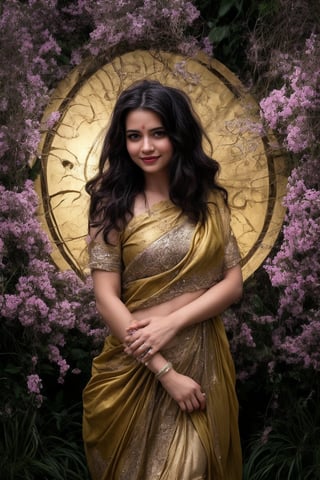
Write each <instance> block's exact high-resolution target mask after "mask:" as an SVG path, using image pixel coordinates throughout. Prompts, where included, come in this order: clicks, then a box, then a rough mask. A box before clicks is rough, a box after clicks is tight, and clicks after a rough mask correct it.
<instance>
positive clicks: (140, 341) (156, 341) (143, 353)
mask: <svg viewBox="0 0 320 480" xmlns="http://www.w3.org/2000/svg"><path fill="white" fill-rule="evenodd" d="M177 332H178V328H176V327H175V326H174V324H173V321H172V318H170V317H169V316H167V317H159V316H158V317H155V316H153V317H149V318H147V319H143V320H135V321H134V322H133V323H132V324H131V325H130V327H128V328H127V335H126V337H125V339H124V344H125V349H124V351H125V353H127V354H128V355H132V356H133V357H134V358H136V359H137V360H138V361H139V362H142V363H144V364H145V365H146V364H148V361H149V360H150V359H151V357H152V356H153V355H154V354H155V353H157V352H159V351H160V350H161V349H162V348H163V347H164V346H166V345H167V344H168V343H169V342H170V341H171V340H172V339H173V338H174V337H175V335H176V334H177ZM170 373H171V375H164V376H163V377H161V379H160V381H161V383H162V385H163V387H164V388H165V389H166V390H167V392H168V393H169V394H170V395H171V397H172V398H173V399H174V400H175V401H176V402H177V403H178V405H179V407H180V408H181V410H182V411H187V412H189V413H191V412H193V411H194V410H199V409H201V410H204V409H205V408H206V397H205V394H204V393H203V392H202V389H201V386H200V385H199V384H198V383H197V382H195V381H194V380H193V379H192V378H190V377H188V376H186V375H182V374H180V373H178V372H176V371H175V370H171V371H170Z"/></svg>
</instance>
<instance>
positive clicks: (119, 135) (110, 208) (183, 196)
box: [86, 80, 227, 242]
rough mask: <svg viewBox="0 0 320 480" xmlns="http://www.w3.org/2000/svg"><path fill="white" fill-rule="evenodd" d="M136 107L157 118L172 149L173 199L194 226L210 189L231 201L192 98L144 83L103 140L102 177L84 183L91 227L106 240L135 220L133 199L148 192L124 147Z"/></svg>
mask: <svg viewBox="0 0 320 480" xmlns="http://www.w3.org/2000/svg"><path fill="white" fill-rule="evenodd" d="M138 108H139V109H146V110H151V111H153V112H155V113H156V114H158V115H159V117H160V118H161V120H162V123H163V126H164V128H165V131H166V133H167V135H168V137H169V138H170V140H171V143H172V145H173V151H174V153H173V157H172V159H171V162H170V164H169V195H170V200H171V201H172V202H173V203H174V204H175V205H177V206H178V207H180V208H181V210H182V211H183V212H184V213H185V214H186V215H187V216H188V217H189V218H190V220H191V221H193V222H197V221H201V222H204V221H205V219H206V216H207V214H208V205H207V199H208V194H209V192H210V191H212V190H219V191H221V193H222V195H223V196H224V198H225V201H226V202H227V192H226V190H225V189H224V188H223V187H221V186H220V185H218V183H217V182H216V176H217V173H218V171H219V164H218V162H217V161H215V160H214V159H212V158H211V157H210V156H208V155H207V154H206V153H205V152H204V149H203V145H202V142H203V139H204V138H205V139H206V140H207V142H208V145H210V147H211V149H212V145H211V142H210V140H209V138H208V137H207V135H206V133H205V132H204V130H203V128H202V126H201V122H200V120H199V119H198V117H197V115H196V113H195V112H194V110H193V108H192V105H191V102H190V100H189V98H188V96H187V95H186V94H185V93H184V92H183V91H181V90H179V89H177V88H173V87H169V86H164V85H162V84H161V83H159V82H157V81H151V80H142V81H140V82H137V83H135V84H133V85H132V86H131V87H129V88H128V89H126V90H124V91H123V92H122V93H121V94H120V96H119V98H118V100H117V102H116V104H115V107H114V110H113V114H112V117H111V123H110V126H109V128H108V131H107V134H106V136H105V139H104V143H103V147H102V151H101V155H100V160H99V169H98V173H97V175H96V176H95V177H94V178H93V179H91V180H89V181H88V182H87V184H86V191H87V193H88V194H89V195H90V196H91V201H90V208H89V225H90V226H91V227H98V229H99V230H101V231H102V233H103V237H104V240H105V241H106V242H108V236H109V233H110V232H111V231H112V230H117V231H121V229H122V228H123V227H124V226H125V224H126V222H127V221H128V219H130V218H131V217H132V215H133V213H132V208H133V202H134V198H135V197H136V195H137V194H138V193H143V190H144V174H143V171H142V170H141V169H140V168H139V167H138V166H137V165H136V164H135V163H134V162H133V161H132V160H131V158H130V156H129V154H128V151H127V147H126V118H127V115H128V113H129V112H130V111H131V110H135V109H138Z"/></svg>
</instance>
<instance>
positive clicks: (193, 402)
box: [92, 270, 205, 412]
mask: <svg viewBox="0 0 320 480" xmlns="http://www.w3.org/2000/svg"><path fill="white" fill-rule="evenodd" d="M92 278H93V288H94V294H95V298H96V306H97V310H98V312H99V313H100V315H101V316H102V318H103V320H104V322H105V323H106V324H107V325H108V327H109V329H110V331H111V333H112V334H113V335H114V336H115V337H117V338H118V339H119V340H120V342H122V343H123V342H124V339H125V337H126V336H127V328H128V327H129V326H130V324H131V323H132V321H133V317H132V314H131V313H130V311H129V310H128V309H127V307H126V306H125V305H124V303H123V302H122V300H121V298H120V292H121V280H120V273H117V272H106V271H104V270H94V271H93V272H92ZM147 350H148V344H145V345H144V346H142V349H141V352H140V354H139V355H138V356H137V360H138V361H141V363H145V362H146V359H145V356H144V355H143V354H144V352H145V351H147ZM166 364H167V361H166V359H165V358H164V357H163V355H161V353H155V354H154V355H152V357H151V358H150V359H148V363H147V365H146V367H147V368H149V369H150V370H151V371H152V372H153V373H155V374H156V373H157V372H159V371H161V370H162V369H163V367H165V365H166ZM159 381H160V382H161V383H162V385H163V387H164V388H165V390H166V391H167V392H168V393H169V395H170V396H171V397H172V398H173V399H174V400H175V401H176V402H177V403H178V405H179V406H180V408H181V410H184V411H188V412H192V411H193V410H197V409H204V408H205V397H204V395H203V393H202V390H201V386H200V385H199V384H198V383H197V382H195V381H194V380H193V379H192V378H190V377H187V376H185V375H182V374H180V373H178V372H176V371H175V370H174V369H173V368H171V369H170V370H169V371H168V372H166V373H165V374H164V375H163V376H161V378H159Z"/></svg>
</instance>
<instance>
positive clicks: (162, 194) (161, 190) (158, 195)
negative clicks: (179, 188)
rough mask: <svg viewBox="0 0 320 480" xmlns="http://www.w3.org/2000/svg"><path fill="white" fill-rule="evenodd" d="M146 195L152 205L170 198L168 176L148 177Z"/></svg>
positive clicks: (145, 187)
mask: <svg viewBox="0 0 320 480" xmlns="http://www.w3.org/2000/svg"><path fill="white" fill-rule="evenodd" d="M144 194H145V196H146V197H147V199H148V202H149V203H150V205H151V204H152V203H155V202H158V201H159V200H166V199H168V198H169V178H168V175H167V174H162V175H160V174H159V175H146V176H145V185H144Z"/></svg>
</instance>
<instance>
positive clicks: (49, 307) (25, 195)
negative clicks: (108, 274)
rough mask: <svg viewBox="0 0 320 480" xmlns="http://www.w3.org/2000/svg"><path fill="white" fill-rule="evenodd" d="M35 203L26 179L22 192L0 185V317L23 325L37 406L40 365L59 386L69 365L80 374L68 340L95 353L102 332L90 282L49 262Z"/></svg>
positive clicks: (30, 387) (29, 383)
mask: <svg viewBox="0 0 320 480" xmlns="http://www.w3.org/2000/svg"><path fill="white" fill-rule="evenodd" d="M37 202H38V199H37V195H36V193H35V191H34V187H33V183H32V182H31V181H30V180H28V181H26V183H25V185H24V187H23V189H21V190H19V189H18V188H16V189H14V190H6V189H5V188H4V187H3V186H0V212H1V214H0V230H1V242H0V275H1V287H2V288H1V294H0V315H1V318H2V322H3V324H5V325H7V327H9V328H10V329H11V330H12V331H14V330H15V329H17V327H18V325H20V326H21V327H23V338H24V341H25V342H26V345H27V349H26V352H25V356H24V359H23V363H24V364H25V365H26V364H27V365H28V367H26V370H27V371H26V372H25V375H26V384H27V388H28V390H29V392H30V394H32V395H35V400H36V402H37V404H38V405H40V404H41V401H42V395H41V393H40V392H41V388H42V380H41V378H40V376H39V374H38V373H37V369H38V368H39V367H41V363H43V362H45V361H49V362H50V363H52V364H55V365H56V367H57V381H58V383H62V382H63V381H64V378H65V375H66V373H67V372H68V371H69V369H70V367H72V368H71V370H72V373H75V374H76V373H79V371H80V370H79V368H78V367H77V359H75V358H71V362H72V363H73V364H72V365H70V363H69V360H68V359H67V358H68V357H70V354H69V352H68V345H70V342H71V339H70V336H72V337H75V338H79V336H80V337H81V336H84V337H85V338H87V339H90V341H89V340H88V342H87V344H88V348H89V345H90V346H91V347H90V348H91V350H94V349H95V348H96V347H97V345H100V343H101V341H102V339H103V338H104V336H105V328H104V327H103V324H102V323H101V324H99V322H98V321H97V313H96V309H95V303H94V298H93V292H92V284H91V279H90V278H87V279H86V280H85V281H82V280H80V279H79V278H78V277H77V275H76V274H75V273H74V272H71V271H67V272H60V271H57V269H56V268H55V266H54V265H53V264H52V263H51V262H50V260H49V256H48V254H49V253H50V251H51V244H50V242H49V240H48V238H47V236H46V235H45V233H44V232H43V231H42V228H41V225H40V223H39V221H38V220H37V217H36V209H37ZM12 277H15V278H16V282H15V283H14V284H12ZM84 305H85V308H83V306H84ZM88 353H89V354H90V352H88Z"/></svg>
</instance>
